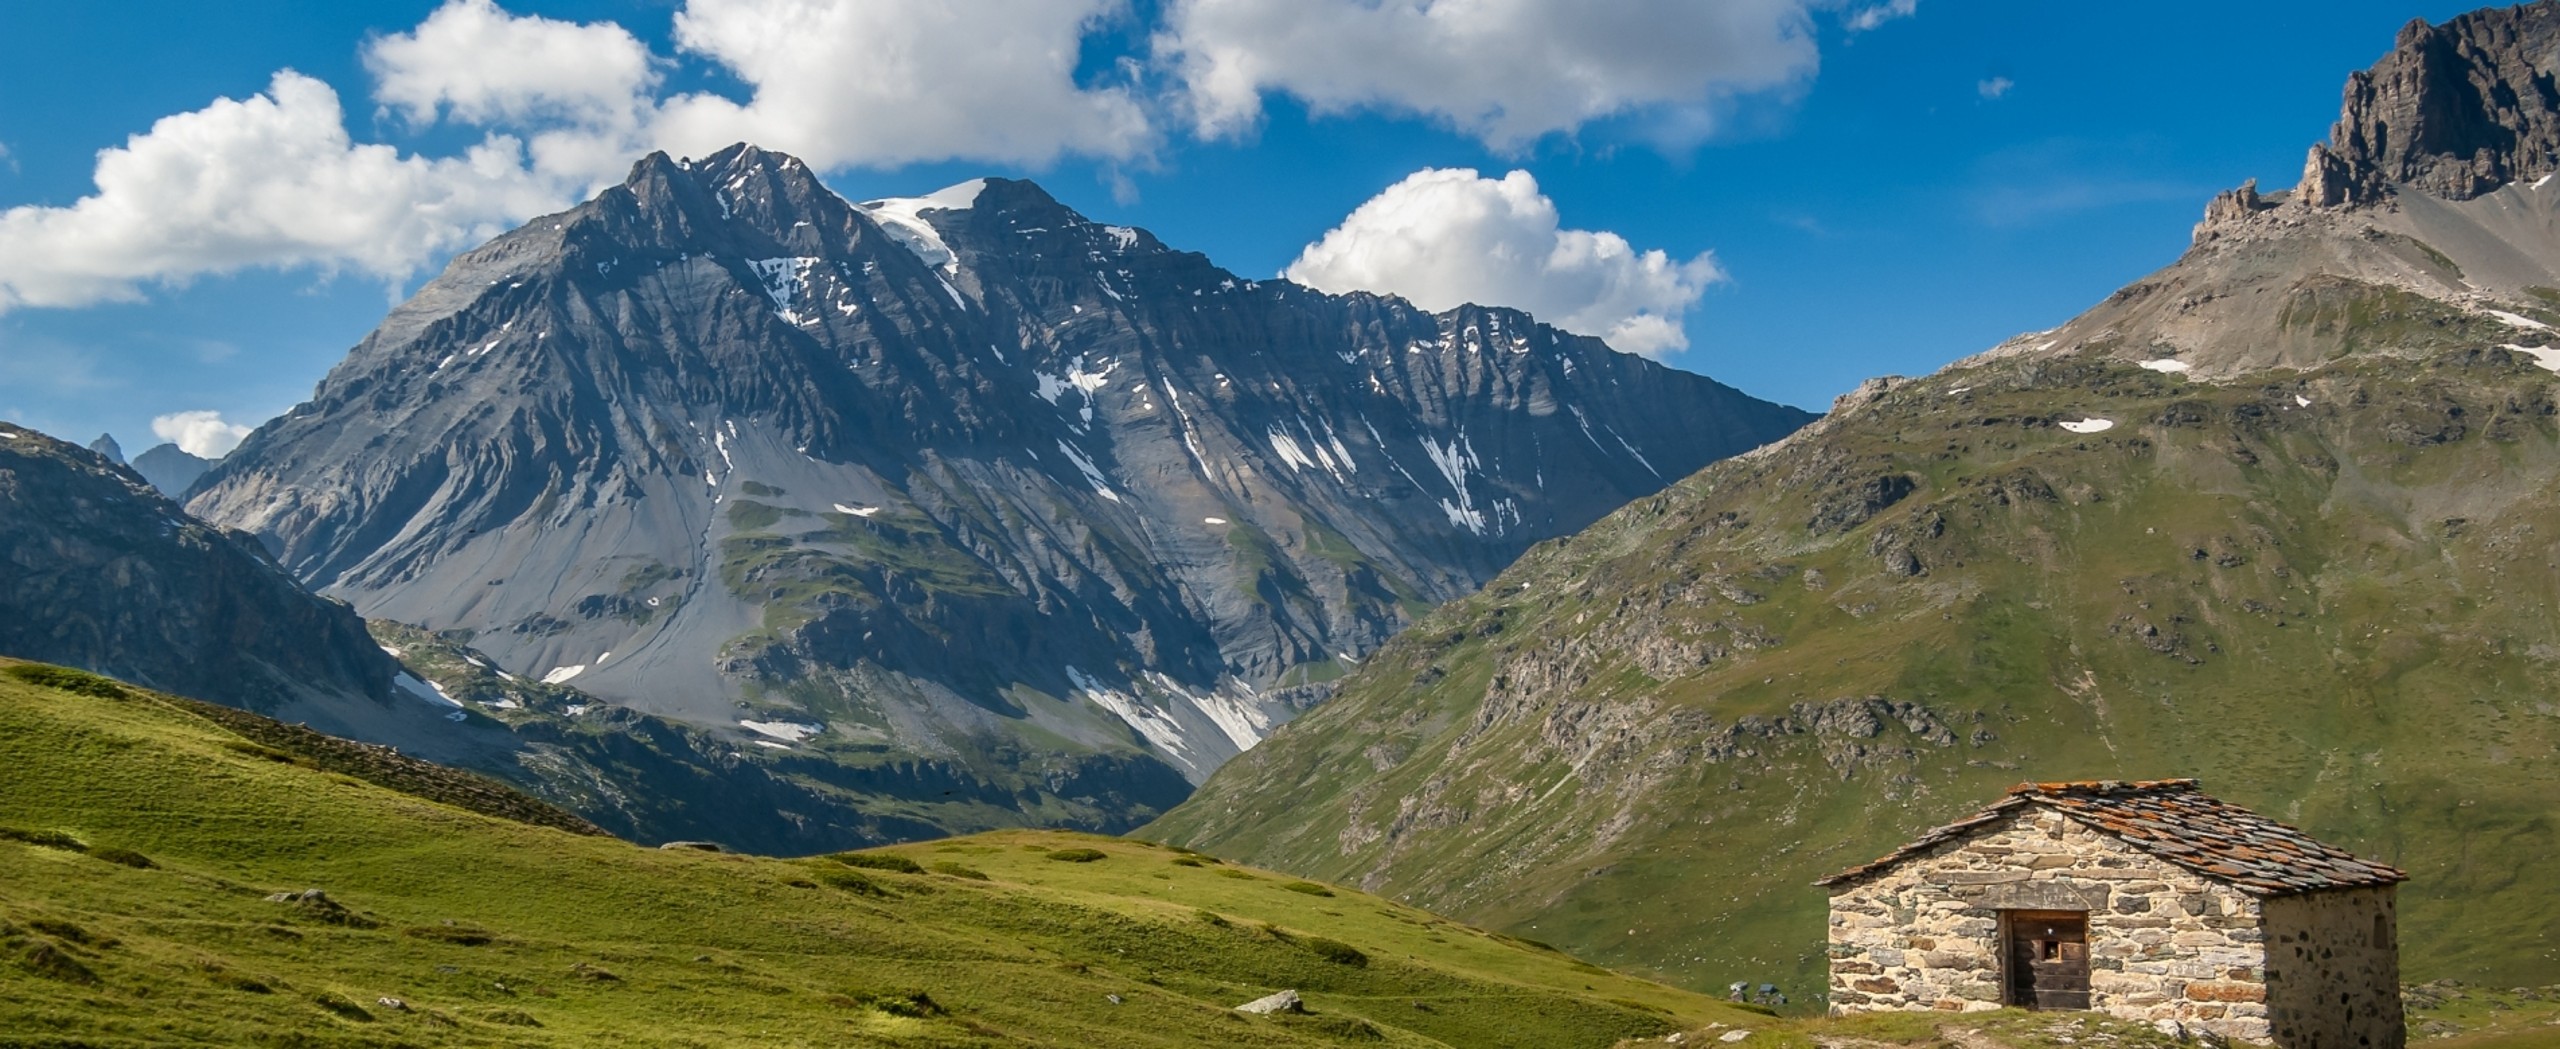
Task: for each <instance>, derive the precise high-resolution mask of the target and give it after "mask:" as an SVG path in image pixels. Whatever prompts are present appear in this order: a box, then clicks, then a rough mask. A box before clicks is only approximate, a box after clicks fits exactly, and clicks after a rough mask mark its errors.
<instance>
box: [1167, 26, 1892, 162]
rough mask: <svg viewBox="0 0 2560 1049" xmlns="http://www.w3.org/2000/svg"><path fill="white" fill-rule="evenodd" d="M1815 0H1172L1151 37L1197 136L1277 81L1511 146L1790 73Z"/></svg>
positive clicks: (1797, 73) (1696, 102) (1241, 121)
mask: <svg viewBox="0 0 2560 1049" xmlns="http://www.w3.org/2000/svg"><path fill="white" fill-rule="evenodd" d="M1901 2H1902V3H1904V4H1906V5H1907V3H1908V2H1910V0H1901ZM1820 6H1827V5H1826V4H1825V3H1824V0H1714V2H1711V3H1701V2H1698V0H1174V3H1173V4H1172V5H1171V7H1170V9H1169V10H1168V12H1167V14H1166V23H1165V26H1164V28H1163V30H1162V31H1161V32H1160V33H1159V34H1158V36H1157V38H1156V50H1157V52H1158V54H1159V56H1160V57H1162V58H1163V59H1164V60H1166V61H1167V62H1169V63H1170V64H1171V66H1172V68H1173V69H1174V70H1175V71H1176V74H1177V76H1178V77H1179V78H1180V80H1181V81H1182V82H1183V84H1184V85H1185V89H1186V94H1187V105H1188V109H1189V112H1190V114H1191V116H1192V119H1193V121H1194V123H1195V124H1196V126H1197V128H1198V130H1199V131H1200V132H1201V133H1202V134H1205V135H1210V136H1217V135H1226V134H1234V133H1238V132H1240V131H1243V130H1245V129H1248V128H1250V127H1251V126H1252V125H1253V124H1254V123H1255V121H1257V120H1258V119H1259V118H1260V116H1261V114H1262V96H1263V94H1264V93H1265V92H1282V93H1286V94H1289V95H1294V96H1296V97H1297V98H1299V99H1301V100H1303V101H1304V102H1306V103H1307V104H1308V105H1309V106H1310V107H1312V108H1313V109H1315V110H1316V111H1317V112H1320V113H1330V112H1340V111H1345V110H1355V109H1378V110H1383V111H1387V112H1395V113H1412V114H1420V115H1423V116H1426V117H1429V118H1433V119H1436V120H1439V121H1441V122H1444V123H1446V124H1448V125H1450V126H1453V127H1455V128H1457V129H1459V130H1460V131H1463V132H1465V133H1467V134H1470V135H1473V136H1476V137H1477V138H1480V139H1482V140H1483V141H1484V142H1486V143H1487V144H1489V145H1492V146H1494V147H1496V148H1500V149H1510V150H1516V149H1520V148H1523V147H1525V146H1527V145H1528V144H1529V143H1531V142H1533V141H1535V140H1536V139H1538V138H1539V137H1541V136H1544V135H1546V134H1549V133H1551V132H1559V131H1572V130H1575V129H1577V128H1580V127H1581V126H1583V125H1584V124H1586V123H1589V122H1591V121H1593V120H1597V119H1601V118H1605V117H1611V116H1617V115H1621V114H1630V113H1646V112H1652V113H1654V114H1655V115H1657V116H1660V117H1663V118H1664V119H1668V120H1671V121H1673V122H1675V123H1679V124H1683V125H1695V124H1698V123H1701V122H1704V121H1708V120H1710V119H1711V117H1712V113H1713V110H1714V109H1715V107H1716V106H1717V105H1718V104H1719V103H1721V102H1724V101H1726V100H1729V99H1730V98H1732V97H1734V96H1736V95H1741V94H1749V93H1753V92H1759V91H1767V90H1772V89H1780V88H1786V87H1790V86H1794V85H1797V84H1800V83H1802V82H1803V81H1804V80H1806V79H1807V78H1809V77H1811V76H1812V75H1813V73H1814V71H1815V68H1816V66H1817V65H1818V62H1819V56H1818V54H1817V50H1816V46H1815V39H1814V35H1813V19H1812V11H1813V9H1815V8H1816V7H1820ZM1888 6H1892V5H1888ZM1857 17H1860V18H1863V17H1865V16H1864V13H1861V14H1860V15H1859V16H1857Z"/></svg>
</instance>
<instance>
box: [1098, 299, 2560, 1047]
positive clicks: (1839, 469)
mask: <svg viewBox="0 0 2560 1049" xmlns="http://www.w3.org/2000/svg"><path fill="white" fill-rule="evenodd" d="M1868 392H1869V393H1871V394H1873V397H1872V399H1871V400H1869V401H1867V402H1866V403H1864V404H1860V405H1853V406H1851V407H1850V408H1849V409H1848V410H1846V411H1843V412H1840V413H1837V414H1836V415H1835V416H1834V417H1833V418H1831V419H1828V420H1826V421H1825V422H1823V423H1820V424H1817V425H1816V427H1815V428H1814V429H1813V430H1810V431H1808V432H1806V433H1805V434H1803V435H1800V436H1799V437H1798V438H1796V439H1794V440H1791V441H1789V442H1786V443H1785V444H1782V445H1780V446H1778V447H1777V448H1775V449H1772V450H1770V451H1767V452H1764V453H1759V454H1755V455H1752V456H1748V457H1745V458H1743V459H1740V460H1735V461H1730V462H1726V463H1721V464H1717V465H1715V466H1712V467H1709V468H1708V469H1707V470H1705V471H1703V472H1701V473H1699V474H1698V475H1696V476H1694V477H1691V478H1690V479H1688V480H1687V481H1685V482H1683V483H1682V484H1680V485H1678V486H1676V487H1675V488H1673V489H1672V490H1670V491H1669V492H1666V493H1664V494H1663V495H1661V496H1658V497H1655V498H1650V499H1645V500H1640V501H1638V502H1637V503H1635V504H1634V505H1632V506H1629V507H1628V508H1626V509H1624V510H1622V511H1620V512H1619V513H1617V514H1615V515H1613V516H1611V517H1610V518H1608V519H1606V520H1604V521H1603V522H1601V523H1600V524H1599V525H1597V526H1595V527H1593V528H1592V529H1590V530H1589V531H1587V532H1585V533H1583V534H1581V535H1578V536H1575V537H1572V538H1570V539H1567V540H1561V541H1557V542H1552V543H1548V544H1544V545H1542V546H1540V547H1538V548H1537V549H1535V550H1534V551H1532V552H1531V553H1530V554H1529V555H1528V556H1527V557H1525V558H1523V559H1522V561H1521V562H1520V563H1519V564H1517V565H1515V566H1514V567H1513V568H1512V569H1511V570H1510V571H1509V572H1507V573H1506V574H1505V575H1503V576H1502V577H1501V578H1500V579H1499V580H1497V581H1496V582H1495V583H1493V584H1492V585H1491V586H1490V587H1488V588H1487V589H1486V590H1485V591H1484V592H1483V593H1482V594H1479V595H1477V596H1475V597H1472V598H1469V599H1465V600H1462V601H1458V602H1455V603H1453V604H1450V605H1448V606H1446V607H1444V608H1442V609H1440V610H1439V611H1438V612H1436V613H1434V614H1433V615H1431V616H1430V617H1428V618H1427V619H1425V620H1424V621H1423V622H1421V623H1420V624H1419V625H1417V626H1416V627H1415V628H1413V629H1412V630H1410V631H1408V632H1407V633H1405V634H1404V635H1402V636H1401V637H1399V638H1398V639H1397V640H1396V641H1395V642H1393V643H1392V644H1390V645H1389V646H1387V647H1386V648H1385V649H1384V650H1382V651H1381V652H1379V653H1377V654H1376V655H1375V656H1374V657H1373V658H1371V659H1370V660H1369V661H1368V663H1367V664H1366V665H1365V666H1364V667H1362V668H1361V669H1360V671H1359V672H1358V673H1357V674H1355V675H1353V676H1352V677H1351V678H1349V679H1348V680H1347V681H1346V682H1345V683H1344V685H1343V688H1342V692H1341V695H1340V697H1339V698H1338V699H1336V700H1334V701H1333V702H1331V703H1329V704H1327V705H1326V706H1323V707H1320V708H1318V709H1317V710H1315V711H1313V712H1312V713H1310V714H1309V715H1307V716H1306V717H1304V718H1302V719H1300V720H1299V721H1297V722H1295V723H1293V724H1291V725H1289V726H1288V727H1287V728H1286V729H1284V730H1283V731H1282V732H1280V733H1279V734H1278V735H1277V736H1276V737H1275V738H1273V739H1272V740H1271V741H1269V742H1268V743H1266V744H1264V745H1263V746H1262V747H1260V748H1257V749H1256V750H1254V751H1253V752H1251V753H1249V754H1247V755H1246V756H1245V757H1243V758H1241V759H1239V760H1238V761H1236V762H1234V763H1233V764H1230V765H1229V766H1227V767H1226V768H1225V769H1224V770H1222V771H1221V772H1220V773H1219V774H1218V775H1217V776H1215V777H1213V778H1212V779H1211V780H1210V781H1209V782H1208V783H1207V784H1206V785H1205V786H1204V787H1203V788H1202V790H1201V791H1200V792H1199V794H1198V795H1196V796H1195V797H1194V798H1193V799H1192V800H1191V801H1189V802H1188V803H1186V804H1185V805H1183V806H1182V807H1180V808H1178V809H1176V810H1175V811H1174V812H1173V813H1171V814H1170V815H1168V816H1167V817H1165V818H1164V819H1163V820H1161V821H1159V822H1158V823H1157V824H1155V825H1154V826H1152V827H1151V828H1148V829H1147V830H1145V831H1143V832H1142V833H1146V834H1150V835H1154V836H1158V837H1162V838H1165V839H1167V840H1172V841H1178V842H1182V843H1184V844H1188V845H1192V846H1195V847H1199V848H1203V849H1207V850H1209V851H1211V852H1214V853H1217V854H1220V855H1223V856H1228V857H1231V858H1235V859H1240V860H1244V861H1247V862H1253V863H1258V864H1263V865H1267V866H1271V867H1276V868H1280V869H1284V870H1289V871H1293V872H1296V873H1299V874H1302V875H1306V876H1310V877H1321V878H1328V879H1332V880H1337V881H1342V882H1345V883H1350V884H1357V885H1360V886H1361V887H1363V888H1366V889H1368V890H1369V891H1372V892H1376V893H1379V894H1381V895H1384V896H1387V897H1389V898H1392V899H1396V900H1399V901H1402V902H1407V903H1411V904H1414V905H1416V906H1422V907H1427V908H1430V909H1432V910H1435V911H1439V912H1441V913H1446V914H1452V915H1456V916H1459V917H1461V918H1463V919H1465V920H1468V921H1473V922H1478V923H1482V924H1486V925H1489V926H1492V927H1495V928H1501V929H1507V930H1511V931H1513V932H1516V933H1519V934H1521V935H1527V936H1534V937H1538V938H1540V939H1545V940H1549V941H1552V942H1555V943H1557V944H1560V945H1563V946H1565V947H1567V948H1568V949H1571V950H1574V951H1576V952H1577V953H1580V954H1582V955H1584V956H1585V957H1589V958H1592V959H1594V960H1596V961H1600V962H1603V963H1606V964H1611V965H1617V966H1628V967H1634V968H1635V969H1637V970H1639V971H1646V972H1649V973H1652V974H1654V975H1658V976H1660V977H1662V978H1664V979H1667V980H1670V981H1672V982H1675V983H1679V984H1683V985H1686V986H1689V987H1693V988H1700V989H1720V988H1722V987H1723V986H1724V985H1725V984H1726V983H1727V982H1729V981H1732V980H1737V979H1750V980H1755V981H1757V980H1770V981H1775V982H1778V983H1781V984H1782V985H1784V986H1786V987H1787V988H1788V989H1789V990H1790V991H1794V992H1797V993H1798V995H1799V997H1800V998H1801V997H1802V996H1803V994H1804V992H1808V991H1812V990H1815V989H1817V988H1819V987H1820V982H1819V976H1818V974H1819V972H1820V968H1821V964H1820V953H1821V945H1822V942H1823V925H1822V921H1823V918H1822V916H1823V913H1824V906H1825V904H1824V896H1823V893H1822V892H1821V890H1819V889H1816V888H1814V887H1812V886H1811V885H1810V884H1809V883H1810V882H1811V881H1812V880H1813V879H1814V878H1816V877H1818V876H1820V875H1822V874H1824V873H1827V872H1829V871H1832V870H1836V869H1839V868H1841V867H1844V866H1847V865H1850V864H1852V863H1856V862H1860V861H1863V860H1865V859H1868V858H1871V857H1873V856H1875V855H1877V854H1879V853H1880V852H1882V851H1884V850H1886V849H1887V848H1889V847H1891V846H1893V845H1895V844H1897V843H1899V842H1900V841H1902V840H1905V839H1906V838H1907V837H1908V836H1909V835H1912V834H1913V833H1915V832H1917V831H1919V830H1922V829H1924V828H1926V827H1929V826H1932V825H1935V824H1937V823H1940V822H1943V821H1946V820H1948V819H1950V818H1953V817H1956V816H1959V815H1961V814H1963V813H1965V812H1968V811H1970V810H1972V809H1974V808H1976V807H1979V806H1980V805H1983V804H1985V803H1987V802H1989V801H1991V800H1993V799H1995V798H1996V797H1998V796H1999V794H2000V792H2001V790H2002V789H2003V788H2004V787H2006V786H2008V785H2010V784H2013V783H2016V782H2018V781H2020V780H2024V779H2030V778H2034V779H2065V778H2070V779H2080V778H2107V777H2127V778H2154V777H2168V776H2196V777H2201V778H2202V779H2203V781H2204V785H2205V787H2206V789H2208V790H2210V791H2213V792H2215V793H2216V794H2218V795H2220V796H2222V797H2225V798H2227V799H2230V800H2232V801H2235V802H2238V803H2241V804H2244V805H2248V806H2251V807H2254V808H2257V809H2259V810H2261V811H2264V812H2266V813H2268V814H2270V815H2273V816H2275V817H2277V818H2279V819H2283V820H2286V821H2289V822H2292V823H2295V824H2297V825H2299V826H2302V827H2304V828H2306V829H2308V830H2310V831H2311V832H2313V833H2314V834H2317V835H2320V836H2322V837H2325V838H2328V839H2330V840H2333V841H2336V842H2338V843H2340V844H2342V845H2345V846H2347V847H2349V848H2352V849H2355V850H2357V851H2358V852H2360V853H2363V854H2366V855H2371V856H2376V857H2380V858H2382V859H2384V860H2387V861H2389V862H2392V863H2395V864H2398V865H2401V866H2402V867H2404V868H2406V869H2408V870H2409V871H2410V872H2411V874H2412V875H2413V880H2412V881H2411V882H2410V883H2409V884H2408V885H2407V886H2405V887H2404V889H2403V891H2402V899H2403V901H2404V903H2403V906H2404V912H2403V914H2404V928H2405V944H2406V951H2405V955H2404V960H2405V964H2406V966H2407V968H2406V973H2407V975H2408V976H2409V977H2411V978H2412V979H2417V980H2424V979H2432V978H2437V977H2461V978H2465V979H2475V980H2483V981H2490V982H2491V983H2492V985H2494V986H2502V987H2503V986H2511V985H2516V984H2544V983H2549V982H2552V981H2553V980H2555V979H2560V868H2555V867H2553V866H2552V865H2550V864H2547V863H2543V862H2540V861H2541V859H2542V858H2544V857H2549V856H2552V855H2560V762H2555V761H2554V760H2553V759H2554V757H2555V745H2560V698H2555V697H2560V615H2555V612H2554V600H2555V598H2560V426H2555V423H2554V411H2555V407H2554V398H2553V377H2552V375H2551V374H2550V373H2549V372H2545V371H2542V370H2540V369H2537V368H2535V367H2532V366H2531V365H2530V364H2529V363H2527V362H2526V361H2525V360H2524V359H2523V358H2522V357H2520V356H2519V355H2514V354H2510V353H2508V352H2506V351H2503V350H2495V349H2490V350H2477V351H2461V352H2453V353H2445V354H2441V355H2438V356H2435V357H2433V358H2432V359H2429V360H2424V361H2412V360H2407V359H2402V358H2382V357H2366V358H2342V359H2341V360H2340V361H2339V362H2338V363H2334V364H2331V365H2329V366H2326V367H2323V368H2320V369H2317V370H2312V371H2306V372H2291V371H2281V372H2267V373H2262V374H2260V375H2258V376H2256V377H2255V378H2254V379H2253V380H2251V381H2246V382H2233V383H2229V384H2206V383H2198V382H2190V381H2188V380H2186V379H2184V378H2181V377H2178V376H2175V375H2169V374H2162V373H2159V372H2155V371H2150V370H2145V369H2142V368H2138V367H2135V366H2133V365H2132V364H2130V363H2122V362H2112V361H2103V360H2097V359H2094V358H2089V357H2081V358H2058V357H2052V356H2013V357H2007V358H1993V359H1990V360H1987V361H1984V362H1980V363H1977V364H1974V365H1971V366H1966V367H1960V368H1956V369H1951V370H1949V371H1947V372H1944V373H1941V374H1939V375H1937V376H1933V377H1931V378H1928V379H1924V380H1919V381H1912V382H1902V383H1898V384H1889V388H1885V387H1882V386H1880V387H1878V388H1875V389H1871V390H1869V391H1868ZM2090 419H2103V420H2105V421H2108V422H2111V423H2113V424H2114V425H2113V426H2112V427H2111V428H2106V429H2103V430H2099V429H2097V428H2096V427H2095V426H2093V425H2088V424H2086V421H2087V420H2090ZM2064 423H2072V424H2075V425H2078V426H2079V428H2080V429H2084V430H2092V431H2094V432H2087V433H2082V432H2074V430H2071V429H2066V428H2065V427H2064V426H2063V425H2062V424H2064Z"/></svg>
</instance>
